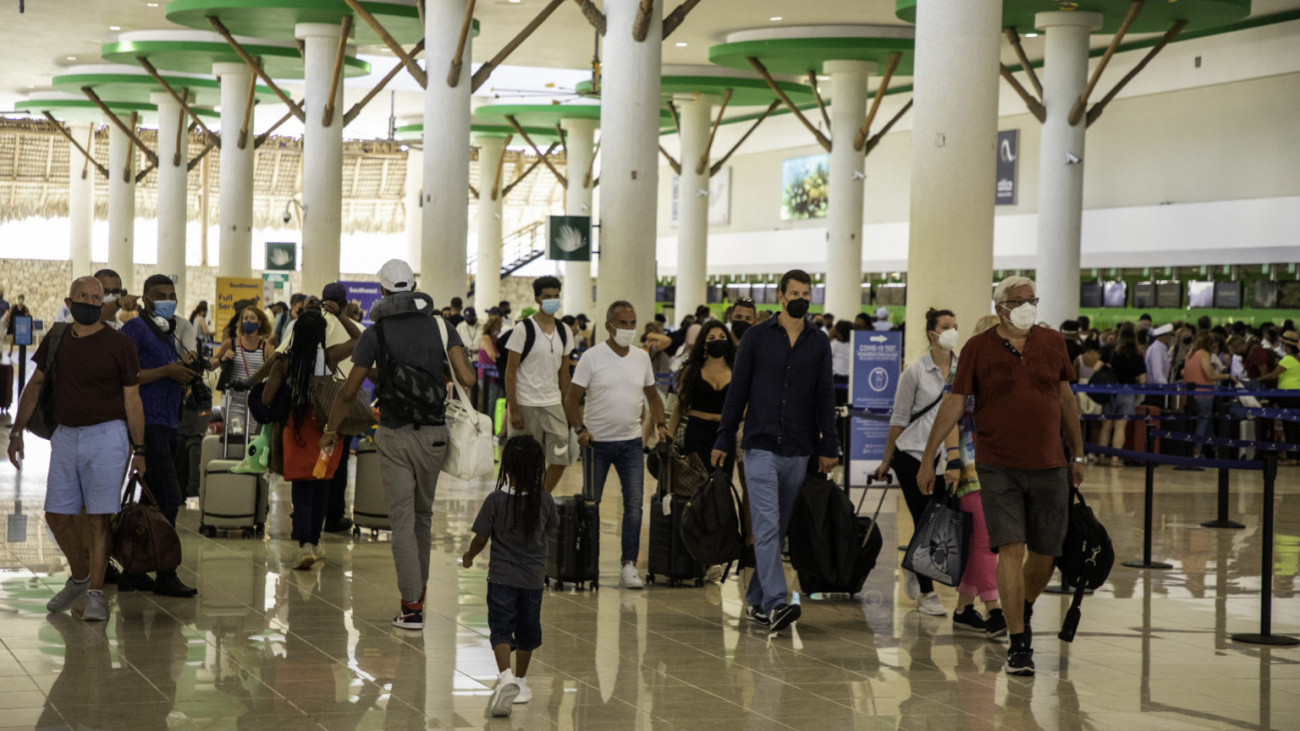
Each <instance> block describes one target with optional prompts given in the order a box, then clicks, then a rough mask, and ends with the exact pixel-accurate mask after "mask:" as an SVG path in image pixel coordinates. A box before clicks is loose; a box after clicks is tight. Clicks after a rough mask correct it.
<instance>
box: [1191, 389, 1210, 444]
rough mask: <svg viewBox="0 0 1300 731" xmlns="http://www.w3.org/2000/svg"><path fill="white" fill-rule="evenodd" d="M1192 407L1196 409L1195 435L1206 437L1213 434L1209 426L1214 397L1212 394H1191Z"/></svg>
mask: <svg viewBox="0 0 1300 731" xmlns="http://www.w3.org/2000/svg"><path fill="white" fill-rule="evenodd" d="M1192 408H1194V409H1195V410H1196V436H1198V437H1207V436H1213V435H1212V434H1211V432H1212V431H1213V429H1211V428H1210V424H1211V417H1213V416H1214V397H1213V396H1193V397H1192Z"/></svg>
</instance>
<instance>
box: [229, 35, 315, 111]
mask: <svg viewBox="0 0 1300 731" xmlns="http://www.w3.org/2000/svg"><path fill="white" fill-rule="evenodd" d="M208 25H211V26H212V28H213V30H215V31H216V32H217V33H219V34H220V35H221V37H222V38H224V39H226V43H227V44H228V45H229V46H230V47H231V49H233V50H234V51H235V54H236V55H238V56H239V57H240V58H242V59H243V60H244V63H245V64H247V65H248V67H249V68H250V69H252V70H253V74H254V75H256V76H257V77H258V78H260V79H261V80H262V83H264V84H266V85H267V86H269V87H271V91H273V92H275V95H276V96H278V97H280V101H282V102H284V103H285V104H287V105H288V106H289V111H290V112H292V113H293V116H295V117H297V118H298V121H299V122H306V121H307V114H306V113H305V112H304V111H303V109H302V107H301V106H299V105H298V103H297V102H295V101H294V100H293V99H292V98H291V97H290V96H289V95H288V94H286V93H284V89H281V88H280V87H279V85H278V84H276V83H275V82H274V81H272V80H271V77H270V76H268V75H267V73H266V71H264V70H263V69H262V63H261V62H260V61H258V60H257V59H255V58H253V57H252V56H251V55H249V53H248V51H246V50H244V47H243V46H241V45H239V41H237V40H235V36H233V35H231V33H230V31H229V30H228V29H227V28H226V26H225V24H224V23H222V22H221V20H220V19H218V18H216V17H213V16H211V15H209V16H208Z"/></svg>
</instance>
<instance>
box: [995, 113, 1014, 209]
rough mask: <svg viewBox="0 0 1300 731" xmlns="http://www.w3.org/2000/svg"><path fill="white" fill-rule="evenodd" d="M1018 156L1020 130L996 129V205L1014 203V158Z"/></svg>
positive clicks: (1011, 204)
mask: <svg viewBox="0 0 1300 731" xmlns="http://www.w3.org/2000/svg"><path fill="white" fill-rule="evenodd" d="M1019 158H1020V130H1018V129H1004V130H999V131H998V187H997V197H996V198H995V199H994V200H995V202H996V205H999V206H1014V205H1015V204H1016V171H1017V168H1018V166H1017V164H1016V160H1018V159H1019Z"/></svg>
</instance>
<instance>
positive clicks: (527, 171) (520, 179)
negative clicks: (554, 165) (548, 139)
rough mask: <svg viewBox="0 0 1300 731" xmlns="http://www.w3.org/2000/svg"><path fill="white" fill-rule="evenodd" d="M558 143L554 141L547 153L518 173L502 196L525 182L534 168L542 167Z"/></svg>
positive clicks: (502, 192)
mask: <svg viewBox="0 0 1300 731" xmlns="http://www.w3.org/2000/svg"><path fill="white" fill-rule="evenodd" d="M558 145H559V143H558V142H552V143H551V146H550V147H548V148H546V155H542V156H541V157H538V158H537V159H536V160H534V161H533V164H532V165H529V166H528V167H527V168H524V171H523V172H522V173H520V174H519V175H517V176H516V177H515V179H514V180H512V181H510V184H509V185H507V186H506V187H505V189H504V190H502V191H501V197H502V198H505V197H506V196H508V195H510V191H512V190H514V189H515V186H516V185H519V184H520V183H522V182H524V178H527V177H528V175H529V174H530V173H532V172H533V171H534V170H536V169H537V168H538V167H540V166H541V164H542V161H543V160H545V159H546V157H547V155H550V154H551V153H552V152H554V151H555V148H556V147H557V146H558Z"/></svg>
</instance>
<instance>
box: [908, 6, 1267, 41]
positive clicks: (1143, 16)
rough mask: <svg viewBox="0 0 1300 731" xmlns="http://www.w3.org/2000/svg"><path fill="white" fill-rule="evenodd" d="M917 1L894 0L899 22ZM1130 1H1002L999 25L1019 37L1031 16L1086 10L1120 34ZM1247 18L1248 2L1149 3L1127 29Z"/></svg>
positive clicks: (912, 18)
mask: <svg viewBox="0 0 1300 731" xmlns="http://www.w3.org/2000/svg"><path fill="white" fill-rule="evenodd" d="M917 2H918V0H895V3H896V4H895V10H896V14H897V15H898V18H899V19H900V20H906V21H908V22H909V23H915V22H916V3H917ZM1130 4H1131V3H1130V2H1129V0H1073V1H1072V2H1066V1H1064V0H1062V1H1061V2H1057V1H1056V0H1003V2H1002V25H1003V26H1004V27H1008V28H1017V29H1019V30H1020V32H1021V33H1025V32H1027V31H1033V30H1034V16H1035V15H1036V14H1038V13H1042V12H1047V11H1052V10H1086V11H1090V12H1094V13H1101V14H1102V16H1103V19H1102V25H1101V29H1100V30H1098V31H1097V33H1102V34H1111V33H1114V32H1115V31H1117V30H1119V26H1120V24H1121V23H1123V22H1124V15H1125V14H1126V13H1128V9H1129V5H1130ZM1248 15H1250V0H1167V1H1166V0H1148V2H1146V3H1144V4H1143V6H1142V12H1141V13H1139V14H1138V17H1137V20H1136V21H1134V23H1133V26H1132V27H1131V28H1130V30H1129V32H1131V33H1164V32H1165V31H1167V30H1169V28H1170V26H1172V25H1173V24H1174V23H1175V22H1176V21H1179V20H1186V21H1188V23H1187V28H1188V30H1195V29H1199V28H1213V27H1215V26H1219V25H1226V24H1228V23H1231V22H1234V21H1237V20H1241V19H1242V18H1245V17H1246V16H1248Z"/></svg>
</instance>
